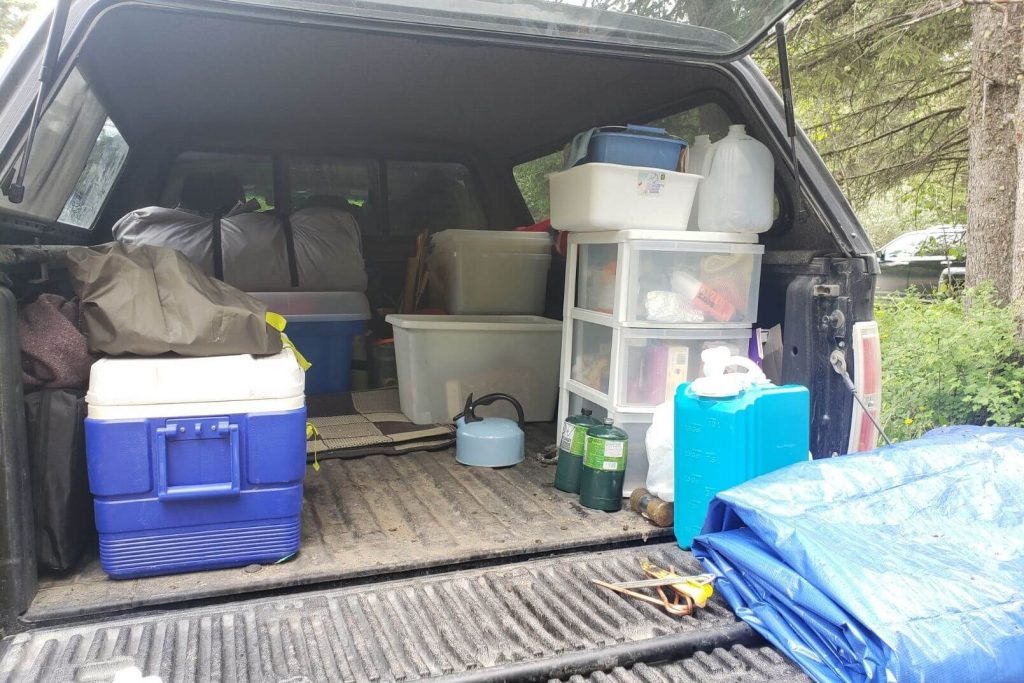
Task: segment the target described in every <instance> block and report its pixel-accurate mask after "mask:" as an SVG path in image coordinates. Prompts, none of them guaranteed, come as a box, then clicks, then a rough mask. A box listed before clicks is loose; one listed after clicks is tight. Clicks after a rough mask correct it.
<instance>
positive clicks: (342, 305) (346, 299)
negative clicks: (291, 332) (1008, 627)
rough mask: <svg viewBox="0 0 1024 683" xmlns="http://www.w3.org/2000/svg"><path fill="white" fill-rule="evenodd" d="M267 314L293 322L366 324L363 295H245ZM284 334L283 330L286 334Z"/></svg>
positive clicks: (367, 305)
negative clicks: (261, 305)
mask: <svg viewBox="0 0 1024 683" xmlns="http://www.w3.org/2000/svg"><path fill="white" fill-rule="evenodd" d="M249 296H251V297H253V298H255V299H259V300H260V301H262V302H263V303H264V304H266V306H267V310H268V311H272V312H274V313H278V314H280V315H283V316H284V317H285V318H286V319H287V320H289V321H295V322H326V321H348V320H369V319H370V302H369V300H368V299H367V298H366V294H364V293H363V292H249ZM286 332H287V330H286Z"/></svg>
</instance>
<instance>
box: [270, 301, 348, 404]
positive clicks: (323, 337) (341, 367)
mask: <svg viewBox="0 0 1024 683" xmlns="http://www.w3.org/2000/svg"><path fill="white" fill-rule="evenodd" d="M339 317H340V318H341V319H340V320H317V321H306V320H302V319H295V318H291V317H288V327H287V328H286V332H287V334H288V338H289V339H291V340H292V342H294V343H295V348H297V349H298V350H299V351H300V352H301V353H302V355H303V356H305V357H306V360H308V361H309V362H310V363H312V364H313V365H312V367H310V368H309V372H307V373H306V395H307V396H314V395H316V394H336V393H339V392H342V391H351V390H352V344H353V343H354V342H355V338H356V337H357V336H358V335H361V334H363V333H364V332H365V331H366V321H365V320H350V319H345V316H339Z"/></svg>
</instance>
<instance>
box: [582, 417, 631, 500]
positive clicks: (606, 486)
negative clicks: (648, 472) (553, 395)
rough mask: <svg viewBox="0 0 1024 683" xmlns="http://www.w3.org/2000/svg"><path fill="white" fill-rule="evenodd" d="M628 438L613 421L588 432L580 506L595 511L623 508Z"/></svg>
mask: <svg viewBox="0 0 1024 683" xmlns="http://www.w3.org/2000/svg"><path fill="white" fill-rule="evenodd" d="M628 450H629V435H628V434H626V432H624V431H622V430H621V429H619V428H618V427H616V426H615V424H614V423H613V422H612V421H611V419H606V420H605V421H604V424H602V425H598V426H597V427H591V428H590V429H588V430H587V444H586V452H585V454H584V456H583V473H582V474H581V475H580V505H583V506H584V507H588V508H592V509H594V510H604V511H605V512H616V511H618V510H621V509H622V483H623V481H625V479H626V458H627V456H628V453H627V451H628Z"/></svg>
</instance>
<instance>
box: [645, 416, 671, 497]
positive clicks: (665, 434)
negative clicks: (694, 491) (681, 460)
mask: <svg viewBox="0 0 1024 683" xmlns="http://www.w3.org/2000/svg"><path fill="white" fill-rule="evenodd" d="M675 461H676V456H675V400H674V399H669V400H668V401H665V402H664V403H662V404H661V405H660V406H658V407H657V408H655V409H654V420H653V422H651V427H650V429H648V430H647V463H648V465H647V490H648V491H650V492H651V493H653V494H654V495H656V496H657V497H658V498H661V499H662V500H664V501H665V502H668V503H671V502H673V501H674V500H675V492H676V482H675V471H676V467H675Z"/></svg>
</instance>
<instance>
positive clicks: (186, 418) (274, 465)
mask: <svg viewBox="0 0 1024 683" xmlns="http://www.w3.org/2000/svg"><path fill="white" fill-rule="evenodd" d="M219 364H223V365H226V366H227V367H218V365H219ZM129 379H130V381H129ZM186 399H191V400H186ZM86 400H87V402H88V403H89V416H88V417H87V418H86V420H85V446H86V459H87V462H88V471H89V488H90V490H91V491H92V494H93V496H94V507H95V513H96V530H97V531H98V533H99V548H100V565H101V567H102V568H103V570H104V571H105V572H107V573H108V574H109V575H110V576H111V577H113V578H116V579H128V578H135V577H140V576H153V575H161V574H172V573H177V572H185V571H197V570H203V569H218V568H224V567H236V566H243V565H247V564H253V563H255V564H270V563H274V562H277V561H279V560H282V559H285V558H287V557H289V556H291V555H293V554H295V553H296V552H297V551H298V549H299V540H300V531H301V516H302V480H303V476H304V474H305V469H306V409H305V405H304V399H303V396H302V371H301V369H299V367H298V364H297V363H296V361H295V358H294V356H293V355H292V353H291V351H289V350H285V351H283V352H282V353H281V354H278V355H277V356H271V357H268V358H259V359H257V358H253V357H252V356H225V357H221V358H166V357H165V358H107V359H103V360H100V361H98V362H97V363H96V364H95V365H94V366H93V371H92V377H91V379H90V387H89V394H88V395H87V397H86Z"/></svg>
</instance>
